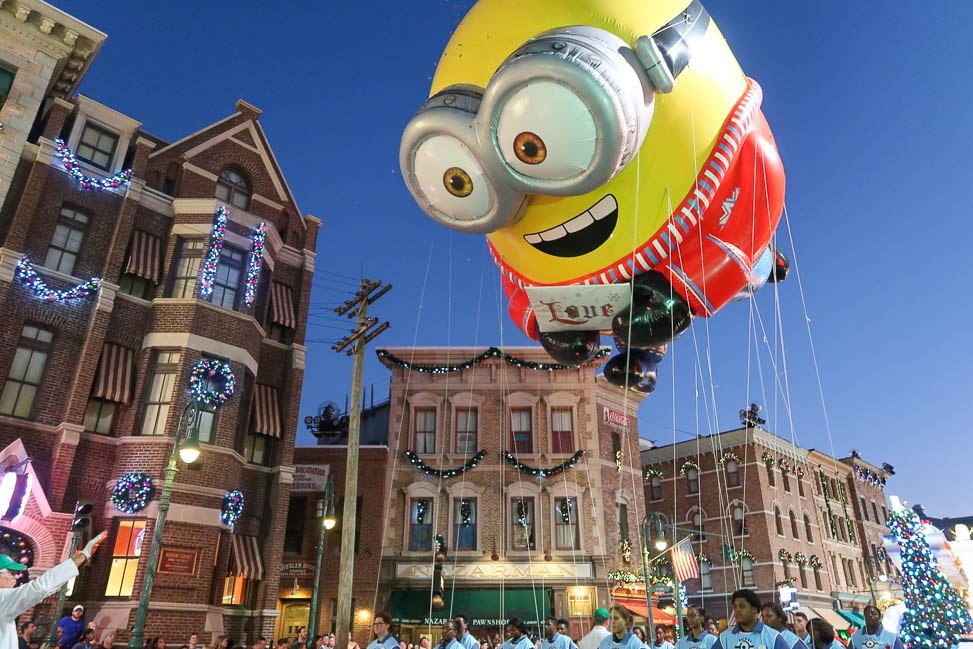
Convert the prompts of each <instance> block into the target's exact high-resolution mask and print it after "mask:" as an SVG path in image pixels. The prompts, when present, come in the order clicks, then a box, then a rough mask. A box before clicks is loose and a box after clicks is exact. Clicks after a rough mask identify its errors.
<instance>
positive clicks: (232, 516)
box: [220, 489, 244, 529]
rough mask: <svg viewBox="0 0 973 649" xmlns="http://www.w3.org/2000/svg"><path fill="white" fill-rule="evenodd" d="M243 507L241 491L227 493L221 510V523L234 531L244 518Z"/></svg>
mask: <svg viewBox="0 0 973 649" xmlns="http://www.w3.org/2000/svg"><path fill="white" fill-rule="evenodd" d="M243 505H244V500H243V494H242V493H241V492H240V491H239V490H236V489H234V490H233V491H227V492H226V495H225V496H223V506H222V507H221V508H220V521H221V522H222V523H223V524H224V525H226V526H227V527H229V528H231V529H232V528H233V526H234V525H236V524H237V522H238V521H239V520H240V517H241V516H243Z"/></svg>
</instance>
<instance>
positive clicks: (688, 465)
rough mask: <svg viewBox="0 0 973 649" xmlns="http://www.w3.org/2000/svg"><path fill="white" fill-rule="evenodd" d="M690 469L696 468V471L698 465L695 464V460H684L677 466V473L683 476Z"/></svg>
mask: <svg viewBox="0 0 973 649" xmlns="http://www.w3.org/2000/svg"><path fill="white" fill-rule="evenodd" d="M690 469H696V471H697V472H698V471H699V465H698V464H696V462H694V461H693V460H686V461H685V462H683V463H682V466H681V467H679V475H681V476H685V475H686V474H687V473H689V470H690Z"/></svg>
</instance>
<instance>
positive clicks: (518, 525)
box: [510, 496, 537, 550]
mask: <svg viewBox="0 0 973 649" xmlns="http://www.w3.org/2000/svg"><path fill="white" fill-rule="evenodd" d="M510 512H511V516H510V521H511V525H512V529H513V533H512V537H513V538H512V539H511V548H512V549H514V550H536V549H537V547H536V546H535V544H534V499H533V498H532V497H529V496H525V497H523V498H521V497H518V498H512V499H511V500H510Z"/></svg>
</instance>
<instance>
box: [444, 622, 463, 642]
mask: <svg viewBox="0 0 973 649" xmlns="http://www.w3.org/2000/svg"><path fill="white" fill-rule="evenodd" d="M456 635H457V629H456V621H455V620H446V621H445V622H443V637H442V640H440V641H439V647H440V649H462V647H463V645H461V644H460V643H459V640H457V639H456Z"/></svg>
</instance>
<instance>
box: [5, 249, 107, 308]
mask: <svg viewBox="0 0 973 649" xmlns="http://www.w3.org/2000/svg"><path fill="white" fill-rule="evenodd" d="M17 277H18V278H19V279H20V280H21V281H22V282H24V283H25V284H27V288H29V289H30V290H31V291H32V292H33V293H34V295H36V296H37V297H39V298H41V299H42V300H47V301H48V302H64V301H65V300H74V299H76V298H79V297H85V296H87V295H88V294H90V293H94V292H95V291H97V290H98V287H99V286H101V278H100V277H92V278H91V279H89V280H87V281H84V282H81V283H80V284H78V285H77V286H72V287H71V288H66V289H63V290H56V289H53V288H48V287H47V284H46V283H45V282H44V280H43V279H41V277H40V275H38V274H37V273H36V272H35V271H34V266H33V265H32V264H31V263H30V257H29V256H27V255H24V256H23V257H21V258H20V259H18V260H17Z"/></svg>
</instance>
